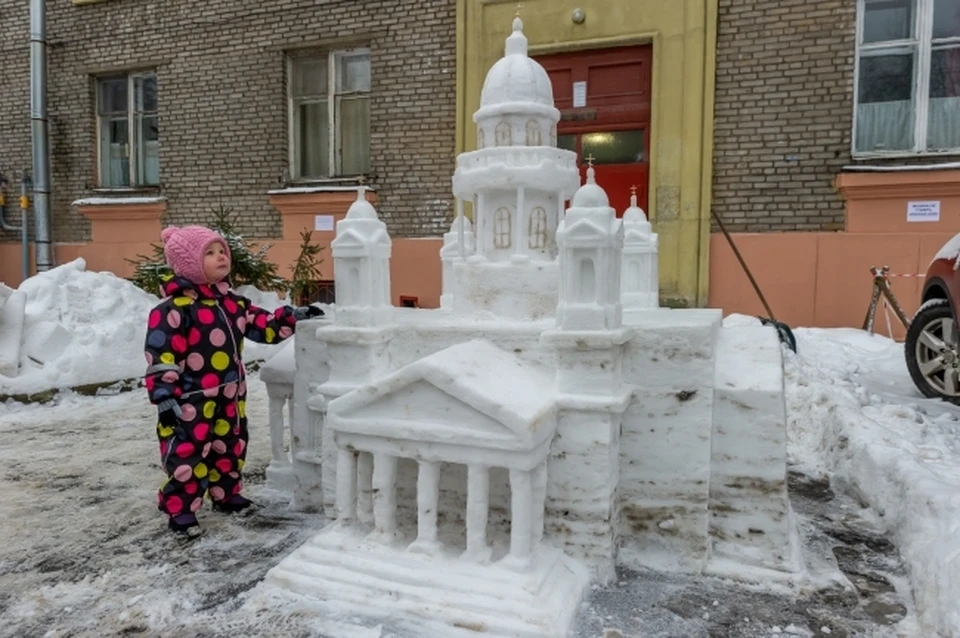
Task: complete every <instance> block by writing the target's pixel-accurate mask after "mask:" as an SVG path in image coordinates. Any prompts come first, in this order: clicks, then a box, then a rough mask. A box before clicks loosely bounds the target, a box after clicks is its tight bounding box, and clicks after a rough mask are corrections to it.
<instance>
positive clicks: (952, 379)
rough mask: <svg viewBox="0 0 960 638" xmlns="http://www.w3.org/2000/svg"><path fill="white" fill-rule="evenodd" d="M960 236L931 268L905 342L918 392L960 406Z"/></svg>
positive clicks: (945, 247) (934, 261)
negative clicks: (959, 320)
mask: <svg viewBox="0 0 960 638" xmlns="http://www.w3.org/2000/svg"><path fill="white" fill-rule="evenodd" d="M958 268H960V235H956V236H955V237H954V238H953V239H951V240H950V241H948V242H947V243H946V244H944V246H943V248H941V249H940V252H938V253H937V255H936V257H934V258H933V261H932V262H930V266H929V267H928V268H927V276H926V279H925V280H924V285H923V296H922V300H923V304H922V305H921V306H920V309H919V310H917V314H916V315H914V317H913V321H911V322H910V328H909V329H908V330H907V338H906V341H905V342H904V355H905V356H906V359H907V370H909V371H910V377H911V378H912V379H913V382H914V384H915V385H916V386H917V389H918V390H920V392H921V393H922V394H923V395H924V396H927V397H934V398H941V399H945V400H947V401H951V402H953V403H960V379H958V374H960V353H958V349H957V320H956V318H957V317H958V316H960V306H958V302H960V270H958Z"/></svg>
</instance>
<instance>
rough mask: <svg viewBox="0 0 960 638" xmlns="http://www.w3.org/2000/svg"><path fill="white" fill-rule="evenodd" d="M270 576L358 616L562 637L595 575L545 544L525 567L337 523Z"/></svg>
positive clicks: (527, 637)
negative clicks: (390, 539) (419, 548)
mask: <svg viewBox="0 0 960 638" xmlns="http://www.w3.org/2000/svg"><path fill="white" fill-rule="evenodd" d="M265 580H266V583H268V584H271V585H274V586H277V587H280V588H282V589H285V590H287V591H290V592H292V593H294V594H297V595H300V596H307V597H311V598H317V599H319V600H322V601H324V602H333V603H337V604H338V605H342V606H344V607H346V608H349V609H350V610H351V611H352V612H353V613H356V614H358V615H366V616H379V615H391V616H394V617H395V619H396V620H397V621H398V622H399V623H400V624H404V625H408V626H410V625H413V626H419V627H424V628H425V627H427V626H436V624H437V623H442V624H444V625H446V626H447V627H449V628H450V633H449V634H446V635H451V636H452V635H455V634H456V635H460V631H462V632H463V635H476V634H482V635H483V636H491V637H494V636H502V637H504V638H508V637H509V638H565V637H566V636H568V635H569V634H570V632H571V629H572V626H573V621H574V619H575V617H576V614H577V611H578V610H579V607H580V600H581V597H582V595H583V592H584V589H585V588H586V587H587V585H588V584H589V583H590V575H589V572H588V570H587V568H586V567H584V566H583V565H582V564H580V563H579V562H577V561H575V560H573V559H571V558H570V557H568V556H567V555H565V554H564V553H562V552H560V551H559V550H557V549H554V548H552V547H548V546H542V547H540V548H539V549H538V550H537V551H536V553H535V555H534V557H533V559H532V561H531V565H530V566H529V568H525V569H522V570H521V569H515V568H511V567H507V566H504V565H502V564H500V563H494V564H492V565H481V564H478V563H474V562H469V561H466V560H462V559H460V558H457V557H448V556H430V555H426V554H421V553H414V552H410V551H407V550H406V549H405V548H400V549H398V548H396V547H393V546H389V545H383V544H379V543H374V542H371V541H367V540H365V539H364V537H363V536H361V535H359V534H357V533H355V532H352V531H349V530H347V529H345V528H342V527H339V526H336V525H335V526H333V528H331V529H328V530H324V531H322V532H320V533H319V534H318V535H317V536H315V537H313V538H312V539H310V540H309V541H307V542H306V543H305V544H304V545H302V546H301V547H299V548H298V549H297V550H295V551H294V552H293V553H292V554H290V555H289V556H288V557H286V558H285V559H283V561H281V562H280V564H279V565H277V566H276V567H274V568H273V569H271V570H270V571H269V572H268V573H267V576H266V579H265ZM457 630H460V631H457ZM454 632H455V633H454Z"/></svg>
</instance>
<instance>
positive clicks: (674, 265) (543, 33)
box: [457, 0, 717, 306]
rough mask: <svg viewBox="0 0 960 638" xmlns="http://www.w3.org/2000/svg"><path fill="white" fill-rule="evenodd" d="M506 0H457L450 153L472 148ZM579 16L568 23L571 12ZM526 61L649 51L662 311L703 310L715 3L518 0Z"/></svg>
mask: <svg viewBox="0 0 960 638" xmlns="http://www.w3.org/2000/svg"><path fill="white" fill-rule="evenodd" d="M516 7H517V3H516V1H515V0H458V4H457V12H458V16H457V83H458V84H457V152H462V151H468V150H473V149H474V148H475V147H476V133H475V128H474V124H473V119H472V118H473V113H474V112H475V111H476V110H477V108H479V104H480V89H481V87H482V86H483V80H484V78H485V77H486V73H487V70H488V69H489V68H490V67H491V66H492V65H493V64H494V63H495V62H496V61H497V60H498V59H499V58H500V57H501V56H502V55H503V43H504V39H505V38H506V37H507V36H508V35H509V34H510V24H511V21H512V19H513V16H514V14H515V12H516ZM576 8H580V9H583V10H584V11H585V12H586V20H585V21H584V22H583V24H579V25H577V24H574V22H573V20H572V19H571V16H572V14H573V11H574V9H576ZM521 15H522V17H523V19H524V33H525V34H526V36H527V38H528V39H529V41H530V53H531V55H540V54H545V53H556V52H559V51H572V50H574V51H575V50H578V49H596V48H601V47H612V46H623V45H630V44H641V43H652V45H653V94H652V97H653V105H652V106H653V113H652V116H651V123H650V124H651V142H650V191H649V192H650V196H649V200H650V201H649V208H650V211H649V214H650V220H651V221H652V222H653V224H654V228H655V230H656V232H658V233H659V234H660V289H661V295H662V297H663V299H664V301H665V303H668V304H670V305H680V306H694V305H697V306H702V305H705V304H706V301H707V273H708V268H709V256H708V252H707V251H708V247H709V242H710V223H709V218H710V185H711V178H712V174H711V168H712V164H713V161H712V155H713V93H714V71H715V59H716V25H717V0H666V1H665V0H527V1H526V2H524V3H523V7H522V10H521Z"/></svg>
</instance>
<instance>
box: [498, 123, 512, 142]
mask: <svg viewBox="0 0 960 638" xmlns="http://www.w3.org/2000/svg"><path fill="white" fill-rule="evenodd" d="M512 144H513V131H512V130H511V128H510V122H500V123H499V124H497V146H511V145H512Z"/></svg>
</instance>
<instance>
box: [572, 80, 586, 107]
mask: <svg viewBox="0 0 960 638" xmlns="http://www.w3.org/2000/svg"><path fill="white" fill-rule="evenodd" d="M586 105H587V83H586V82H574V83H573V108H575V109H579V108H582V107H584V106H586Z"/></svg>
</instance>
